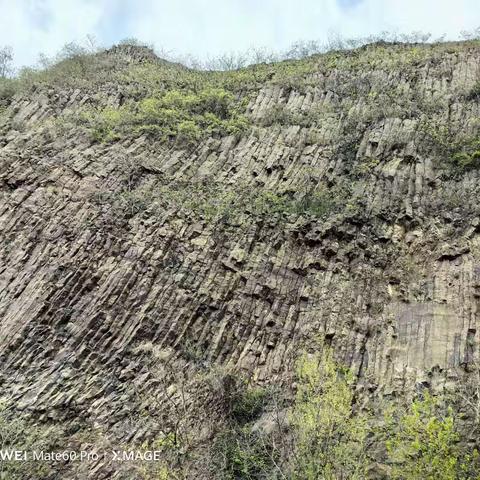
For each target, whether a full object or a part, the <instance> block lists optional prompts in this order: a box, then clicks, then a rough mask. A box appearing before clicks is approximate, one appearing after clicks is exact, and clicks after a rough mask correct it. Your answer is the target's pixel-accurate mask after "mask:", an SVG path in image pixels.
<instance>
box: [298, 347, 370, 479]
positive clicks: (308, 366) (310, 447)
mask: <svg viewBox="0 0 480 480" xmlns="http://www.w3.org/2000/svg"><path fill="white" fill-rule="evenodd" d="M297 377H298V391H297V396H296V400H295V404H294V406H293V410H292V414H291V424H292V426H293V436H294V451H293V457H294V462H293V469H292V470H293V472H292V475H291V478H293V479H298V480H300V479H302V480H316V479H319V478H321V479H324V480H346V479H349V480H356V479H358V480H360V479H363V478H365V473H366V470H367V457H366V437H367V432H368V420H369V419H368V416H367V415H366V414H364V413H354V412H353V407H352V405H353V382H354V377H353V375H352V373H351V372H350V371H349V370H348V369H345V368H343V367H341V366H340V365H338V364H337V363H336V362H335V361H334V360H333V358H332V354H331V352H330V350H328V349H326V350H324V352H323V353H322V354H321V355H320V354H315V355H313V356H307V355H303V356H302V357H301V358H300V361H299V363H298V366H297Z"/></svg>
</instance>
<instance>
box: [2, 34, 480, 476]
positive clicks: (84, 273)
mask: <svg viewBox="0 0 480 480" xmlns="http://www.w3.org/2000/svg"><path fill="white" fill-rule="evenodd" d="M106 55H110V56H113V57H114V59H115V62H124V64H125V65H126V66H125V68H128V65H131V64H140V65H149V64H150V63H149V62H155V61H156V60H154V59H152V58H151V57H150V56H149V55H146V54H144V52H139V53H138V55H137V54H132V53H131V52H130V51H126V50H121V52H120V54H118V52H117V51H116V50H112V51H111V52H110V53H109V54H106ZM127 57H128V58H127ZM309 62H310V63H309V64H308V65H314V68H310V69H309V70H306V71H305V72H303V71H301V69H299V70H295V71H293V73H292V74H290V73H289V74H288V75H287V76H286V77H285V76H284V77H281V78H280V74H279V73H277V70H275V69H276V68H280V67H281V65H280V66H279V67H277V66H270V67H269V66H265V67H264V68H270V69H271V71H272V72H273V73H271V74H269V75H270V78H267V79H266V80H265V79H262V80H261V81H262V82H263V83H262V84H258V83H257V84H254V86H253V87H252V88H247V87H248V85H247V84H246V83H245V85H244V86H243V87H239V89H238V92H237V95H238V96H239V98H243V99H247V100H246V102H245V112H244V113H245V115H246V117H247V118H248V119H249V122H250V123H251V126H250V128H248V129H246V130H245V131H243V132H241V133H237V134H232V135H220V136H218V135H217V136H215V135H214V136H211V137H208V138H203V139H201V140H199V141H198V142H197V143H196V144H195V145H193V146H192V145H188V146H182V145H179V144H178V143H176V142H174V141H173V142H166V143H165V142H159V141H155V140H152V139H151V138H150V137H148V136H147V135H146V134H144V135H139V136H135V135H132V136H130V137H129V136H126V137H124V138H119V139H117V140H116V141H111V142H106V143H102V142H98V141H95V140H92V138H91V136H89V134H88V132H87V131H85V129H83V128H81V127H80V126H78V123H77V124H74V123H69V118H70V117H69V116H71V115H75V112H78V111H79V109H82V108H83V107H86V106H95V107H96V108H105V107H109V108H110V107H113V108H118V107H120V106H121V105H124V103H125V99H126V98H128V94H129V90H128V88H130V87H131V82H130V81H129V82H125V83H124V84H122V83H119V84H116V83H115V81H113V80H112V81H105V82H102V84H101V85H94V86H91V85H89V84H88V82H87V83H85V82H84V83H82V84H81V85H79V86H78V87H77V88H75V86H71V85H67V86H55V85H53V86H52V85H48V84H45V83H39V84H38V85H36V86H34V87H31V88H30V89H29V90H25V91H23V92H20V93H18V94H16V95H15V96H14V97H13V98H12V99H11V101H9V103H8V107H7V108H6V109H5V110H4V111H3V113H2V114H1V115H2V117H0V122H3V124H2V126H1V127H0V128H1V135H0V239H1V243H0V245H1V247H0V320H1V323H0V325H1V329H0V385H1V396H2V398H4V399H5V401H7V403H8V404H9V405H13V406H14V408H15V409H16V411H17V412H19V414H21V415H23V416H25V417H26V418H31V419H34V420H35V422H39V423H47V424H51V423H54V424H57V425H62V427H63V428H65V429H66V435H67V436H70V437H71V438H74V437H75V435H76V434H77V433H78V432H82V431H93V430H96V431H97V430H98V431H101V432H102V438H104V439H107V440H108V442H110V444H113V445H120V444H122V445H123V444H126V443H129V442H130V443H132V444H141V443H142V442H144V441H146V440H151V439H152V437H154V436H155V435H156V434H157V433H158V428H157V426H158V424H160V425H163V424H165V422H168V420H169V418H171V417H172V415H173V413H172V412H174V410H172V409H174V408H177V407H178V405H179V401H180V400H179V399H180V397H181V392H180V390H181V389H180V386H179V385H182V389H183V388H184V386H185V391H187V392H188V393H187V398H186V400H185V398H183V402H184V403H183V407H182V408H185V411H188V412H189V413H188V415H191V416H192V422H193V423H194V422H195V420H194V418H195V415H197V413H196V412H199V411H202V412H210V414H211V415H212V416H213V415H214V414H215V413H214V412H216V409H217V407H218V405H217V404H216V403H215V402H216V401H217V400H218V397H215V395H213V396H212V395H211V394H210V393H209V392H208V391H206V390H205V387H204V386H202V385H201V382H199V380H198V375H197V373H198V372H199V371H200V372H205V371H207V370H209V369H212V368H220V367H222V368H225V369H231V370H232V371H234V372H239V374H241V375H244V376H245V377H248V378H251V379H252V381H254V382H255V383H257V384H259V385H266V384H278V385H283V386H284V388H285V389H286V390H288V389H289V388H290V387H291V381H292V372H293V369H294V362H295V359H296V357H297V355H298V352H299V351H300V350H302V349H309V348H315V347H314V346H315V344H316V342H317V341H318V339H320V340H321V341H327V342H329V343H330V344H331V345H332V346H333V347H334V351H335V353H336V356H337V358H338V360H339V361H341V362H342V363H344V364H346V365H348V366H349V367H350V368H351V369H352V371H353V372H354V373H355V375H356V377H357V379H358V381H357V389H358V392H359V394H360V395H363V396H364V398H366V399H367V400H368V399H370V400H371V399H375V398H376V399H380V398H383V397H386V396H387V397H401V396H403V395H409V392H413V391H414V390H415V389H416V388H418V386H419V385H422V386H429V387H431V388H432V389H433V390H435V391H442V390H444V389H449V388H453V387H452V385H455V384H456V382H457V381H458V376H459V373H458V372H459V371H462V369H463V370H468V365H470V364H472V363H473V362H475V361H476V359H477V356H478V336H479V335H480V324H479V321H480V317H479V311H478V310H479V301H480V300H479V299H480V256H479V255H480V205H479V202H478V198H479V179H480V175H479V171H480V170H478V169H477V168H465V169H463V170H461V171H460V172H459V171H458V170H454V168H453V167H452V166H451V165H450V164H448V159H447V160H445V158H444V157H443V156H442V152H443V151H444V150H442V149H441V148H440V147H442V146H444V144H445V143H448V145H447V147H449V146H451V145H454V147H455V148H457V147H458V148H460V149H462V152H463V151H464V150H465V148H464V146H465V145H467V143H468V142H469V141H470V140H469V139H470V138H473V137H475V135H478V131H479V130H478V128H479V124H478V121H479V118H480V104H479V102H478V98H477V97H474V96H473V97H472V96H471V95H470V92H471V91H472V89H474V88H475V85H477V84H478V81H479V79H480V47H479V46H478V45H476V44H475V43H460V44H442V45H436V46H425V45H417V46H405V45H387V46H382V45H380V46H369V47H364V48H363V49H360V50H358V51H355V52H347V53H335V54H328V55H326V56H324V57H322V56H320V57H318V58H314V59H311V60H309ZM297 63H298V62H297ZM297 63H295V62H293V65H294V66H295V65H297ZM300 63H301V62H300ZM160 65H162V64H160ZM165 68H177V67H170V66H169V65H168V64H165ZM252 68H253V69H254V68H255V67H252ZM292 68H294V67H292ZM295 68H297V67H295ZM247 71H251V69H250V70H249V69H247ZM200 75H208V74H207V73H203V74H200ZM282 75H283V74H282ZM285 78H286V79H285ZM247 81H249V80H245V82H247ZM138 83H141V80H139V81H138ZM252 92H253V93H252ZM279 112H280V113H279ZM446 127H448V129H449V132H448V134H451V136H450V137H448V136H447V133H446V131H445V128H446ZM452 132H453V133H452ZM441 136H443V137H442V138H440V139H439V137H441ZM444 138H445V141H443V139H444ZM465 155H470V156H471V157H472V158H471V160H472V161H473V154H471V153H468V152H467V153H466V154H465ZM213 184H215V185H217V186H219V187H220V188H221V189H222V191H224V192H225V191H228V192H231V194H232V195H233V196H235V197H241V196H242V195H243V196H244V197H242V198H247V201H246V202H245V204H246V205H245V206H244V207H242V209H241V211H240V212H239V213H238V214H237V213H235V214H234V215H231V216H229V217H228V218H226V217H224V216H223V217H222V216H221V215H220V216H218V215H217V216H215V215H214V216H213V217H211V216H208V215H206V214H205V213H204V212H203V211H198V210H196V209H195V207H194V206H191V205H190V203H188V201H191V203H192V202H193V201H194V200H195V199H196V198H197V197H198V198H200V197H202V198H206V199H207V200H205V201H206V202H207V203H208V202H209V201H213V200H211V199H212V198H215V195H213V197H212V195H210V193H208V192H207V194H205V192H206V191H207V190H208V186H209V185H213ZM320 186H321V188H323V189H324V190H322V191H326V192H327V194H326V197H325V196H324V197H322V198H324V199H325V198H327V199H329V200H331V199H334V200H335V206H334V207H333V208H330V209H327V212H326V213H325V211H323V212H322V213H321V215H315V214H314V213H312V212H311V211H306V212H305V213H302V212H300V213H298V212H292V211H291V210H288V209H287V210H286V211H285V212H282V211H281V208H275V209H273V210H272V212H271V213H269V212H268V209H267V211H266V212H262V214H257V213H255V212H254V211H252V210H250V209H249V202H250V201H251V202H252V204H253V203H254V202H255V201H256V200H255V199H254V200H249V198H250V197H249V196H248V195H250V193H251V192H255V191H268V192H276V194H278V195H279V197H280V198H282V199H284V198H286V199H292V201H293V200H295V201H297V200H298V201H301V199H302V195H304V194H305V192H310V191H312V189H313V190H315V189H319V188H320ZM127 194H128V195H130V196H128V195H127ZM131 194H136V196H135V197H134V201H133V200H132V195H131ZM209 195H210V196H209ZM329 197H331V198H329ZM178 198H182V199H183V200H181V201H177V200H178ZM255 198H257V197H255ZM124 200H125V201H124ZM127 200H128V201H127ZM187 200H188V201H187ZM122 202H123V203H122ZM193 203H194V202H193ZM269 205H270V204H269ZM166 358H168V359H169V363H168V364H169V365H170V366H169V368H170V370H168V371H167V368H166V367H165V366H163V367H162V366H161V361H162V359H166ZM159 362H160V363H159ZM159 365H160V366H159ZM222 388H223V387H222ZM182 391H183V390H182ZM172 399H173V400H172ZM172 404H174V405H175V404H176V405H177V407H172ZM149 408H150V410H149ZM218 408H219V407H218ZM146 411H147V412H149V415H145V412H146ZM185 415H186V416H187V417H188V415H187V414H185ZM139 419H142V421H140V420H139ZM201 427H203V426H201ZM201 430H202V428H200V429H199V433H198V435H199V438H203V439H207V440H208V438H209V432H208V431H203V433H202V432H201ZM202 435H203V437H202ZM107 440H105V441H107ZM78 441H79V442H80V443H82V442H85V440H78ZM89 468H90V470H89V473H88V474H87V473H84V474H83V475H85V477H82V476H81V475H82V474H81V473H78V472H77V473H76V474H75V473H71V474H69V475H71V476H72V478H73V477H74V476H75V475H77V477H75V478H87V477H88V478H115V475H120V474H119V473H118V472H117V473H116V474H115V473H114V472H115V471H116V469H115V467H112V466H111V465H110V466H108V465H106V464H104V463H102V461H101V460H100V461H98V462H97V463H96V464H95V462H93V463H92V464H91V465H90V467H89ZM65 475H66V476H65V477H62V478H70V477H68V475H67V474H65ZM102 475H103V476H102ZM118 478H123V477H120V476H118ZM126 478H127V477H126ZM132 478H133V477H132Z"/></svg>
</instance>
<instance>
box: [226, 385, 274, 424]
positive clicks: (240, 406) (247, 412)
mask: <svg viewBox="0 0 480 480" xmlns="http://www.w3.org/2000/svg"><path fill="white" fill-rule="evenodd" d="M267 401H268V391H267V390H265V389H264V388H260V387H251V388H246V389H241V390H240V392H239V393H238V394H237V395H236V398H235V399H234V402H233V405H232V414H231V416H232V418H233V419H234V420H235V421H236V422H237V423H239V424H245V423H248V422H251V421H252V420H255V419H256V418H257V417H258V416H259V415H260V414H261V413H262V411H263V409H264V407H265V404H266V403H267Z"/></svg>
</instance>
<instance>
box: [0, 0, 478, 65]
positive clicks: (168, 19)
mask: <svg viewBox="0 0 480 480" xmlns="http://www.w3.org/2000/svg"><path fill="white" fill-rule="evenodd" d="M0 9H1V10H0V11H1V12H2V13H3V15H2V16H1V17H0V45H5V44H7V45H11V46H12V47H13V48H14V51H15V54H16V61H17V64H20V65H22V64H32V63H34V62H35V61H36V59H37V58H38V54H39V53H40V52H45V53H47V54H53V53H54V52H56V51H58V50H59V49H60V47H61V46H62V45H63V44H65V43H66V42H69V41H80V40H82V39H84V38H85V37H86V35H87V34H94V35H95V36H96V37H97V38H98V39H99V40H100V41H101V42H102V43H112V42H115V41H119V40H120V39H122V38H124V37H130V36H135V37H138V38H140V39H142V40H145V41H147V42H151V43H153V44H155V45H156V46H157V47H159V48H161V47H163V48H164V49H165V50H170V51H175V52H178V53H180V54H186V53H192V54H194V55H197V56H203V57H205V56H207V55H208V54H213V55H215V54H218V53H221V52H225V51H238V50H245V49H246V48H248V47H250V46H252V45H257V46H267V47H269V48H272V49H275V50H281V49H284V48H287V47H288V46H289V45H290V44H291V43H292V42H294V41H296V40H299V39H318V40H325V39H326V38H327V36H328V35H329V32H332V31H337V32H339V33H341V34H342V35H344V36H347V37H353V36H364V35H368V34H373V33H378V32H380V31H383V30H395V31H400V32H405V31H408V32H409V31H413V30H423V31H427V32H431V33H433V34H434V35H435V36H440V35H441V34H443V33H446V34H447V35H448V36H449V37H452V38H454V37H456V36H458V34H459V32H460V31H461V30H472V29H474V28H476V27H478V26H480V9H479V8H478V0H456V1H455V2H453V1H452V0H262V1H259V0H0Z"/></svg>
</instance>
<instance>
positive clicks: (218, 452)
mask: <svg viewBox="0 0 480 480" xmlns="http://www.w3.org/2000/svg"><path fill="white" fill-rule="evenodd" d="M272 455H273V451H272V448H271V445H269V444H268V443H266V442H265V441H264V439H262V438H261V436H260V434H258V433H254V432H252V431H251V429H250V427H248V426H246V427H243V428H239V427H236V428H231V429H228V430H226V431H224V432H223V433H221V434H220V435H218V436H217V438H216V439H215V442H214V445H213V464H214V468H215V471H216V473H217V475H218V478H221V479H222V480H223V479H224V480H257V479H260V478H272V477H269V474H270V473H271V472H272V470H273V465H274V464H273V461H274V456H272Z"/></svg>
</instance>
